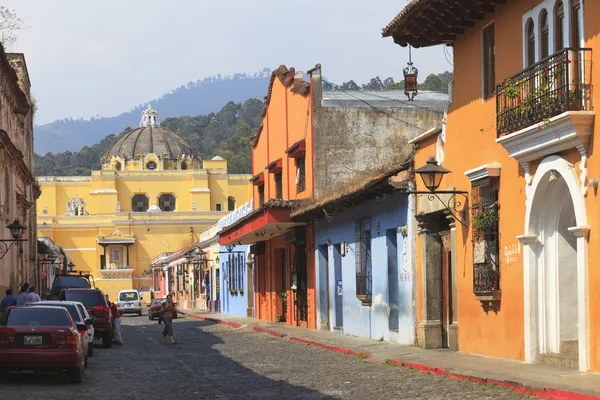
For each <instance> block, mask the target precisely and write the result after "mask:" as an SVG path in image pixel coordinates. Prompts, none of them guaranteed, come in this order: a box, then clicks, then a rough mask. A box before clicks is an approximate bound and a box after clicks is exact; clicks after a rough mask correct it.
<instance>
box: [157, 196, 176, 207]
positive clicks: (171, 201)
mask: <svg viewBox="0 0 600 400" xmlns="http://www.w3.org/2000/svg"><path fill="white" fill-rule="evenodd" d="M158 207H159V208H160V210H161V211H175V196H173V195H172V194H161V195H160V197H159V198H158Z"/></svg>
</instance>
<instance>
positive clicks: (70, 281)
mask: <svg viewBox="0 0 600 400" xmlns="http://www.w3.org/2000/svg"><path fill="white" fill-rule="evenodd" d="M90 279H91V280H90ZM93 279H94V278H93V277H92V276H91V275H89V274H83V273H73V272H70V273H67V274H66V275H64V274H63V275H57V276H56V277H55V278H54V282H52V289H50V294H49V295H48V299H47V300H58V296H59V295H60V292H62V291H63V290H64V289H70V288H72V289H89V288H91V287H92V282H93Z"/></svg>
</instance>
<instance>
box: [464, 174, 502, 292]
mask: <svg viewBox="0 0 600 400" xmlns="http://www.w3.org/2000/svg"><path fill="white" fill-rule="evenodd" d="M498 189H499V179H498V178H497V177H494V178H486V179H480V180H477V181H474V182H473V183H472V188H471V204H472V205H473V206H472V208H471V219H472V228H473V229H472V231H473V292H475V293H478V292H490V291H497V290H500V258H499V253H500V251H499V235H498V227H499V226H498V221H499V206H498Z"/></svg>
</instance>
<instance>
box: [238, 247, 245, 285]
mask: <svg viewBox="0 0 600 400" xmlns="http://www.w3.org/2000/svg"><path fill="white" fill-rule="evenodd" d="M237 259H238V290H244V255H243V254H238V255H237Z"/></svg>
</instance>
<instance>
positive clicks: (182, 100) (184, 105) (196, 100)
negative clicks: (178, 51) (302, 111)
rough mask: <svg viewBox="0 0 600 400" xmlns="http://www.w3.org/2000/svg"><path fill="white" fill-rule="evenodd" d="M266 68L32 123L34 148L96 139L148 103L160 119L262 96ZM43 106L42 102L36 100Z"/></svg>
mask: <svg viewBox="0 0 600 400" xmlns="http://www.w3.org/2000/svg"><path fill="white" fill-rule="evenodd" d="M270 72H271V71H270V70H269V69H266V68H265V69H264V70H263V71H261V72H259V73H256V74H254V75H247V74H234V75H233V76H230V77H222V76H221V75H218V76H215V77H210V78H206V79H203V80H199V81H197V82H188V83H187V84H186V85H182V86H180V87H178V88H177V89H175V90H172V91H171V92H169V93H167V94H165V95H163V96H162V97H160V98H159V99H154V100H150V101H148V102H145V103H144V104H140V105H138V106H136V107H134V108H133V109H132V110H130V111H128V112H125V113H122V114H120V115H118V116H115V117H103V118H91V119H89V120H88V119H83V118H80V119H76V120H75V119H72V118H66V119H63V120H58V121H55V122H52V123H49V124H45V125H40V126H36V127H35V129H34V132H35V141H34V145H35V151H36V153H38V154H45V153H47V152H54V153H55V152H58V151H65V150H70V151H76V150H79V149H81V148H82V147H83V146H86V145H88V146H90V145H92V144H94V143H98V142H100V141H101V140H102V139H103V138H104V137H105V136H106V135H108V134H110V133H114V134H117V133H118V132H121V131H122V130H123V128H125V127H126V126H131V127H137V126H138V125H139V123H140V116H141V113H142V111H143V110H144V109H145V108H146V107H147V104H151V105H152V108H154V109H155V110H157V111H158V112H159V117H160V120H161V121H164V120H165V119H166V118H168V117H179V116H184V115H203V114H204V115H207V114H210V113H213V112H217V111H219V110H220V109H221V108H222V107H223V106H224V105H225V104H227V103H228V102H230V101H233V102H236V103H241V102H244V101H246V100H247V99H250V98H259V99H262V98H263V97H264V96H265V94H266V90H267V86H268V85H269V78H270V76H271V74H270ZM39 106H40V107H43V106H44V105H43V104H39Z"/></svg>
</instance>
